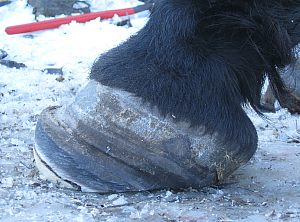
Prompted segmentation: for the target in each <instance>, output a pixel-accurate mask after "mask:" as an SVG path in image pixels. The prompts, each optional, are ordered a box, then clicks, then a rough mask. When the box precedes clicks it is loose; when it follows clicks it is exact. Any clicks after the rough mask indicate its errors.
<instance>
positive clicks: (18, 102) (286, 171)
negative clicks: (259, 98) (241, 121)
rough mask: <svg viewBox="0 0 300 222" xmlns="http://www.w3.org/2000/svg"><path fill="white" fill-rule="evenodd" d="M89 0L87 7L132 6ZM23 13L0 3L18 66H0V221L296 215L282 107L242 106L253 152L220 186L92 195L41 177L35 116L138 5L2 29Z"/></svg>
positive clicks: (106, 45) (296, 158) (295, 162)
mask: <svg viewBox="0 0 300 222" xmlns="http://www.w3.org/2000/svg"><path fill="white" fill-rule="evenodd" d="M90 2H91V4H92V10H93V11H96V10H104V9H113V8H123V7H129V6H134V5H137V4H140V2H138V1H136V0H115V1H109V0H91V1H90ZM31 12H32V8H30V7H29V6H26V1H25V0H19V1H13V3H12V4H10V5H7V6H4V7H0V49H3V50H5V51H6V52H7V53H8V57H7V58H6V59H9V60H14V61H16V62H19V63H24V64H26V66H27V68H21V69H11V68H7V67H4V66H1V65H0V221H66V220H71V221H105V220H107V221H131V220H132V221H134V220H143V221H203V220H204V221H236V220H238V221H253V220H255V221H269V220H279V221H280V220H289V221H293V220H294V221H299V220H300V195H299V193H300V182H299V181H300V175H299V173H298V170H299V167H300V147H299V146H300V145H299V141H300V121H299V116H298V115H290V114H289V113H288V112H287V111H286V110H284V109H280V110H279V111H278V112H277V113H276V114H267V115H266V118H261V117H259V116H257V114H255V113H254V112H253V111H251V110H247V113H248V114H249V116H250V118H251V119H252V121H253V122H254V124H255V126H256V128H257V131H258V135H259V148H258V151H257V153H256V155H255V157H254V158H253V159H252V160H251V161H250V162H249V164H247V165H246V166H245V167H242V168H241V169H240V170H238V171H237V172H236V173H235V174H234V175H233V176H232V177H231V178H229V179H228V181H227V182H226V183H225V184H224V186H221V187H210V188H205V189H203V190H201V191H196V190H187V191H184V192H175V191H166V190H164V191H156V192H144V193H133V194H130V193H129V194H122V195H119V194H118V195H117V194H112V195H99V194H93V193H81V192H76V191H73V190H68V189H62V188H59V187H57V186H56V185H55V184H52V183H49V182H47V181H43V180H41V179H40V177H39V173H38V172H37V170H36V168H35V165H34V161H33V154H32V148H33V144H34V139H33V138H34V128H35V125H36V121H37V118H38V115H39V114H40V112H41V111H42V110H43V109H44V108H46V107H48V106H55V105H62V104H66V103H68V102H69V101H70V100H71V99H72V98H74V96H75V95H76V92H77V91H78V90H79V89H80V88H81V87H82V86H83V85H85V84H86V82H87V81H88V74H89V69H90V67H91V65H92V64H93V62H94V60H95V59H96V58H97V57H98V56H99V54H101V53H104V52H105V51H107V50H108V49H110V48H112V47H114V46H116V45H118V44H120V43H121V42H123V41H125V40H126V39H127V38H128V37H129V36H131V35H134V34H135V33H136V32H137V31H138V30H139V29H140V28H141V27H142V26H143V25H144V24H145V23H146V21H147V13H141V14H139V15H135V16H132V24H133V27H131V28H128V27H117V26H115V25H114V24H112V23H114V22H113V21H102V22H100V21H99V19H96V20H94V21H90V22H87V23H85V24H77V23H72V24H69V25H64V26H61V27H60V28H58V29H53V30H47V31H40V32H34V33H28V34H21V35H7V34H6V33H5V32H4V28H5V27H7V26H10V25H16V24H21V23H27V22H33V21H34V15H32V13H31ZM39 19H40V20H41V19H43V18H42V17H40V18H39ZM114 19H115V20H118V19H119V18H114ZM46 68H62V70H63V78H62V77H60V76H59V75H57V74H48V73H46V72H43V71H42V70H44V69H46Z"/></svg>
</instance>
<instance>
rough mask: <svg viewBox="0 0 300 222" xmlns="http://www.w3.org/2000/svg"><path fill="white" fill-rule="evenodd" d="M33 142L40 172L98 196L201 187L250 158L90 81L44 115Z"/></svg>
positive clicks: (201, 130)
mask: <svg viewBox="0 0 300 222" xmlns="http://www.w3.org/2000/svg"><path fill="white" fill-rule="evenodd" d="M35 140H36V146H35V158H36V162H37V165H38V166H39V168H40V170H41V171H43V172H44V174H47V175H48V177H50V178H52V180H55V181H57V182H59V183H62V185H66V186H69V187H73V188H75V189H81V190H83V191H93V192H100V193H111V192H126V191H143V190H156V189H163V188H173V189H180V188H189V187H193V188H201V187H203V186H208V185H212V184H216V183H217V182H218V181H219V180H222V179H223V178H225V177H226V176H228V175H229V174H231V173H232V172H233V171H234V170H235V169H236V168H238V167H239V166H240V165H241V164H242V163H244V162H247V161H248V159H249V158H250V157H251V156H252V155H251V156H249V155H245V156H243V157H239V159H238V160H237V159H234V158H231V157H230V152H229V151H228V149H227V147H226V146H221V145H218V143H217V142H216V138H215V137H214V136H211V135H205V134H204V133H203V129H202V128H201V127H199V128H197V129H195V128H191V127H190V126H189V125H188V124H187V123H182V122H174V121H173V119H172V118H168V117H167V118H164V117H162V116H161V115H160V114H159V113H158V112H157V111H156V110H155V109H153V108H151V107H149V106H147V104H144V103H142V102H141V100H140V99H138V98H136V97H134V96H132V95H131V94H130V93H127V92H124V91H121V90H116V89H112V88H110V87H106V86H103V85H101V84H99V83H97V82H95V81H90V82H89V83H88V85H87V86H86V87H85V88H84V89H83V90H82V91H81V92H80V93H79V94H78V95H77V97H76V98H75V101H73V102H72V103H71V104H70V105H68V106H64V107H51V108H48V109H46V110H44V111H43V113H42V114H41V116H40V118H39V121H38V124H37V127H36V132H35Z"/></svg>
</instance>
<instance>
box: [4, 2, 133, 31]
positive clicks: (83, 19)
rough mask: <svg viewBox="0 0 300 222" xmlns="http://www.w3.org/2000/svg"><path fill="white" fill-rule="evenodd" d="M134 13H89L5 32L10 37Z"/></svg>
mask: <svg viewBox="0 0 300 222" xmlns="http://www.w3.org/2000/svg"><path fill="white" fill-rule="evenodd" d="M134 13H135V10H134V9H133V8H125V9H118V10H108V11H101V12H92V13H87V14H82V15H75V16H68V17H65V18H56V19H50V20H46V21H41V22H33V23H28V24H22V25H15V26H9V27H7V28H6V29H5V32H6V33H7V34H9V35H12V34H20V33H26V32H34V31H39V30H44V29H53V28H57V27H59V26H61V25H64V24H69V23H71V22H72V21H76V22H80V23H83V22H87V21H90V20H93V19H96V18H98V17H100V18H101V19H109V18H112V17H113V16H114V15H119V16H126V15H132V14H134Z"/></svg>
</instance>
